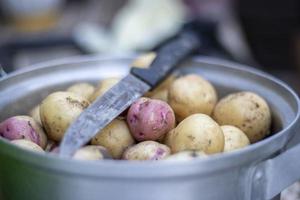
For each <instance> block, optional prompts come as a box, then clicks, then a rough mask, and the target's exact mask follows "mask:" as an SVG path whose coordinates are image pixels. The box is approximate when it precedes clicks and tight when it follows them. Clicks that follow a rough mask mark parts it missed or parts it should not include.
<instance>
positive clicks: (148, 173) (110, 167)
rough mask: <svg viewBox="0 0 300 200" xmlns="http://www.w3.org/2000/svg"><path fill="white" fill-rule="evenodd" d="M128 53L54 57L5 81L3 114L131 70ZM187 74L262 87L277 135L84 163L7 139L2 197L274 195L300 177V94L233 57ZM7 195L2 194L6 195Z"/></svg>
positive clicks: (223, 88)
mask: <svg viewBox="0 0 300 200" xmlns="http://www.w3.org/2000/svg"><path fill="white" fill-rule="evenodd" d="M131 60H132V59H131V58H128V57H125V58H124V57H114V58H111V57H85V58H72V59H68V60H63V61H57V62H51V63H47V64H44V65H40V66H36V67H33V68H31V69H29V70H25V71H20V72H16V73H13V74H10V75H8V76H7V77H5V78H3V79H1V80H0V113H1V115H0V120H3V119H5V118H7V117H9V116H12V115H17V114H18V115H19V114H26V113H27V111H28V110H29V109H30V108H32V107H33V106H34V105H36V104H38V103H39V102H40V101H41V100H42V99H43V98H44V97H45V96H46V95H47V94H49V93H50V92H51V91H55V90H61V89H64V88H66V87H67V86H69V85H70V84H72V83H74V82H76V81H89V82H96V81H97V80H99V79H101V78H105V77H110V76H120V75H125V74H126V73H127V72H128V66H129V63H130V62H131ZM178 72H179V73H183V74H184V73H198V74H201V75H202V76H204V77H205V78H207V79H208V80H209V81H211V82H212V83H213V84H214V85H215V86H216V88H217V90H218V93H219V94H220V96H223V95H225V94H227V93H229V92H235V91H240V90H250V91H255V92H257V93H258V94H260V95H262V96H263V97H265V98H266V99H267V101H268V102H269V104H270V106H271V109H272V113H273V133H275V134H274V135H272V136H270V137H268V138H266V139H264V140H263V141H260V142H258V143H255V144H253V145H251V146H249V147H247V148H244V149H242V150H239V151H235V152H231V153H224V154H217V155H212V156H210V157H208V158H204V159H195V160H192V161H187V162H168V161H160V162H150V161H149V162H126V161H113V160H105V161H101V162H79V161H75V160H70V159H62V158H58V157H57V156H53V155H50V154H47V155H43V154H37V153H34V152H29V151H24V150H21V149H19V148H17V147H15V146H12V145H11V144H9V143H7V142H5V141H2V140H1V141H0V199H5V200H11V199H30V200H35V199H36V200H41V199H45V200H46V199H49V200H53V199H55V200H60V199H61V200H68V199H69V200H79V199H80V200H82V199H88V200H99V199H105V200H106V199H107V200H108V199H110V200H119V199H124V200H125V199H126V200H127V199H128V200H141V199H143V200H154V199H155V200H170V199H172V200H196V199H197V200H199V199H203V200H220V199H222V200H223V199H228V200H241V199H245V200H254V199H271V198H273V197H274V196H276V195H277V194H278V193H280V191H281V190H283V189H284V188H285V187H287V186H288V185H289V184H291V183H293V182H294V181H296V180H297V179H299V178H300V159H299V155H300V145H295V146H294V147H291V148H289V149H288V150H286V149H287V148H286V147H287V144H288V142H289V141H290V140H291V138H292V137H293V136H294V135H295V134H296V132H297V131H298V128H299V125H298V123H299V106H300V104H299V99H298V97H297V95H296V94H295V93H294V92H293V91H292V90H291V89H290V88H289V87H288V86H287V85H285V84H284V83H282V82H281V81H279V80H277V79H275V78H273V77H271V76H269V75H267V74H265V73H263V72H260V71H257V70H255V69H251V68H247V67H244V66H241V65H238V64H234V63H231V62H227V61H223V60H216V59H212V58H207V57H198V58H194V59H192V60H190V61H187V62H186V63H184V64H183V65H182V66H181V67H180V68H179V70H178ZM1 197H2V198H1Z"/></svg>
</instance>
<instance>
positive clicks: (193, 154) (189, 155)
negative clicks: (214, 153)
mask: <svg viewBox="0 0 300 200" xmlns="http://www.w3.org/2000/svg"><path fill="white" fill-rule="evenodd" d="M206 156H207V155H206V153H204V152H203V151H180V152H178V153H175V154H172V155H170V156H168V157H167V158H166V159H165V160H171V161H187V160H192V159H194V158H197V157H206Z"/></svg>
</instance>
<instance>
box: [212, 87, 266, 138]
mask: <svg viewBox="0 0 300 200" xmlns="http://www.w3.org/2000/svg"><path fill="white" fill-rule="evenodd" d="M213 118H214V119H215V120H216V121H217V122H218V123H219V124H220V125H233V126H236V127H238V128H239V129H241V130H242V131H243V132H244V133H245V134H246V135H247V136H248V138H249V140H250V142H251V143H254V142H257V141H259V140H261V139H263V138H264V137H265V136H266V135H268V134H269V132H270V126H271V112H270V108H269V106H268V104H267V102H266V101H265V100H264V99H263V98H262V97H260V96H259V95H257V94H255V93H253V92H238V93H233V94H230V95H228V96H225V97H224V98H222V99H221V100H220V101H219V102H218V104H217V105H216V107H215V109H214V113H213Z"/></svg>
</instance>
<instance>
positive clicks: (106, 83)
mask: <svg viewBox="0 0 300 200" xmlns="http://www.w3.org/2000/svg"><path fill="white" fill-rule="evenodd" d="M120 80H121V79H120V78H107V79H103V80H102V81H100V83H99V85H98V87H97V88H96V90H95V92H94V93H93V94H92V95H91V97H90V101H91V102H93V101H95V100H96V99H97V97H100V96H102V95H103V94H104V93H105V92H106V91H107V90H109V89H110V88H112V87H113V86H114V85H115V84H117V83H118V82H119V81H120Z"/></svg>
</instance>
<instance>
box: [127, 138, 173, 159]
mask: <svg viewBox="0 0 300 200" xmlns="http://www.w3.org/2000/svg"><path fill="white" fill-rule="evenodd" d="M168 155H170V148H169V147H167V146H166V145H164V144H160V143H158V142H155V141H144V142H140V143H138V144H136V145H134V146H132V147H130V148H128V149H127V150H126V151H125V152H124V154H123V159H125V160H161V159H164V158H166V157H167V156H168Z"/></svg>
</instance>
